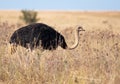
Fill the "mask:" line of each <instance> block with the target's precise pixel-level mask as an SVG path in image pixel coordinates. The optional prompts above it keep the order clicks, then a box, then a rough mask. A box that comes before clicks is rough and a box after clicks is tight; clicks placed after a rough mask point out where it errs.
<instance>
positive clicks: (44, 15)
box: [0, 11, 120, 84]
mask: <svg viewBox="0 0 120 84" xmlns="http://www.w3.org/2000/svg"><path fill="white" fill-rule="evenodd" d="M5 12H6V11H2V12H0V17H1V22H0V35H1V36H0V84H119V83H120V75H119V74H120V55H119V53H120V33H119V32H120V29H119V28H120V23H119V22H120V21H119V19H120V16H119V15H120V13H119V12H102V13H101V12H99V13H98V12H39V17H40V21H39V22H45V23H47V24H49V25H52V26H54V27H55V28H56V30H58V31H59V32H61V33H62V34H63V35H64V36H65V38H66V41H67V42H68V44H69V45H72V44H73V43H74V36H73V34H74V31H73V30H75V27H76V26H77V25H81V26H83V27H84V29H85V30H86V31H85V32H83V33H82V35H81V39H80V44H79V46H78V48H77V49H75V50H73V51H70V50H63V49H61V48H58V49H57V50H55V51H46V50H45V51H40V50H38V49H36V50H35V51H34V52H28V51H27V50H26V49H24V48H22V47H18V50H17V52H16V53H15V54H13V55H10V54H9V49H8V46H9V44H8V41H9V38H10V35H11V34H12V33H13V31H14V30H15V29H18V28H19V27H20V26H22V24H21V25H20V24H17V23H19V20H18V22H17V23H16V22H15V20H17V19H18V17H19V15H20V14H19V13H18V12H17V13H18V14H17V15H18V16H17V15H16V16H14V14H13V13H14V12H15V11H12V13H11V14H10V15H9V16H10V17H11V16H13V17H12V19H11V18H5V17H6V15H7V14H6V15H4V13H5ZM7 12H9V11H7ZM2 13H3V14H2ZM12 14H13V15H12ZM2 16H3V17H2ZM4 21H8V22H4ZM11 21H13V23H11Z"/></svg>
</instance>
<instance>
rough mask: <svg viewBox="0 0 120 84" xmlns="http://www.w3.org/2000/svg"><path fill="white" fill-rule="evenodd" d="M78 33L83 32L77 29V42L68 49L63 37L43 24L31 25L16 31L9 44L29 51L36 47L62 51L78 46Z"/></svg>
mask: <svg viewBox="0 0 120 84" xmlns="http://www.w3.org/2000/svg"><path fill="white" fill-rule="evenodd" d="M79 31H84V30H83V29H82V27H78V29H77V34H76V35H77V37H76V39H77V40H76V42H75V44H74V46H73V47H71V48H68V46H67V44H66V42H65V39H64V37H63V35H61V34H60V33H59V32H57V31H56V30H54V29H53V28H52V27H50V26H48V25H46V24H43V23H33V24H30V25H27V26H24V27H22V28H20V29H18V30H16V31H15V32H14V33H13V34H12V36H11V38H10V41H9V43H10V44H11V45H12V46H14V47H17V45H21V46H22V47H25V48H30V50H33V49H34V48H36V47H38V46H40V47H42V49H46V50H55V49H56V48H57V47H58V46H61V47H62V48H63V49H74V48H76V47H77V45H78V41H79V38H78V35H79ZM14 47H13V48H14ZM14 51H15V49H12V48H11V53H12V52H14Z"/></svg>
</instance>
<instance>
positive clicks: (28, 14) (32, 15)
mask: <svg viewBox="0 0 120 84" xmlns="http://www.w3.org/2000/svg"><path fill="white" fill-rule="evenodd" d="M21 12H22V16H20V19H22V20H23V21H24V22H25V23H26V24H30V23H35V22H37V21H38V20H39V19H38V18H37V14H38V13H37V12H36V11H33V10H21Z"/></svg>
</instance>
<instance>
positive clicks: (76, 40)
mask: <svg viewBox="0 0 120 84" xmlns="http://www.w3.org/2000/svg"><path fill="white" fill-rule="evenodd" d="M78 44H79V32H78V31H76V32H75V42H74V44H73V45H72V46H71V47H68V49H69V50H72V49H75V48H76V47H77V46H78Z"/></svg>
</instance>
